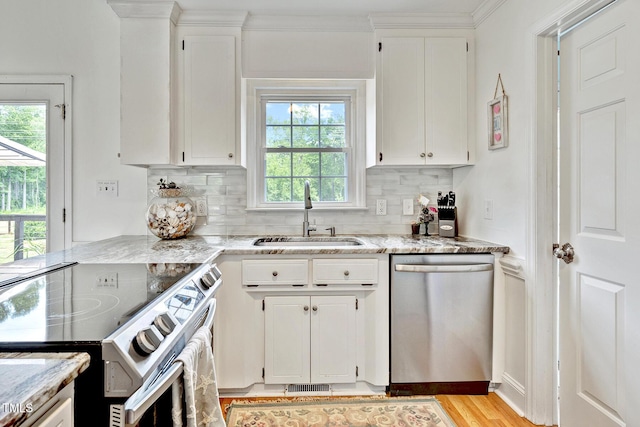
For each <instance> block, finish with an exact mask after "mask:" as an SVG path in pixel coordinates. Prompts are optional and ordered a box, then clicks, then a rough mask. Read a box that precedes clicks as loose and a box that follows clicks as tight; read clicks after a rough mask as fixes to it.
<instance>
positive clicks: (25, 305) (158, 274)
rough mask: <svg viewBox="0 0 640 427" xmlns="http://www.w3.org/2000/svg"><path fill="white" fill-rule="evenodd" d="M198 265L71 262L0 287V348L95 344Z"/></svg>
mask: <svg viewBox="0 0 640 427" xmlns="http://www.w3.org/2000/svg"><path fill="white" fill-rule="evenodd" d="M198 265H199V264H169V263H167V264H74V265H72V266H68V267H65V268H61V269H58V270H55V271H51V272H48V273H46V274H44V275H40V276H36V277H34V278H31V279H28V280H23V281H20V282H18V283H14V284H9V285H6V284H5V285H4V286H2V287H1V288H0V348H5V349H6V348H9V347H10V343H70V342H99V341H101V340H102V339H104V338H106V337H107V336H108V335H109V334H111V333H112V332H113V331H115V330H116V329H117V328H118V327H119V326H120V325H122V324H123V323H125V322H126V321H127V320H128V319H130V318H131V317H132V316H134V315H135V314H136V313H137V312H138V311H139V310H140V309H141V308H142V307H144V306H145V305H147V304H148V303H149V302H150V301H152V300H153V299H155V298H156V297H157V296H158V295H160V294H161V293H162V292H163V291H164V290H166V289H168V288H169V287H171V285H173V284H175V283H176V282H177V281H179V280H180V279H181V278H182V277H184V276H185V275H186V274H188V273H189V272H190V271H192V270H194V269H195V268H197V267H198Z"/></svg>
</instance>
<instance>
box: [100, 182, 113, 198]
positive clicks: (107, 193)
mask: <svg viewBox="0 0 640 427" xmlns="http://www.w3.org/2000/svg"><path fill="white" fill-rule="evenodd" d="M96 193H97V194H98V196H101V197H118V181H115V180H108V181H107V180H105V181H96Z"/></svg>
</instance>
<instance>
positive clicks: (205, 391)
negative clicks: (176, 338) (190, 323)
mask: <svg viewBox="0 0 640 427" xmlns="http://www.w3.org/2000/svg"><path fill="white" fill-rule="evenodd" d="M178 361H180V362H182V364H183V370H184V373H183V378H182V381H176V382H175V383H174V384H173V387H172V397H173V411H172V418H173V426H174V427H182V426H183V418H184V417H183V414H182V407H183V406H182V404H183V403H184V406H185V407H186V421H187V427H200V426H204V427H225V426H226V424H225V422H224V419H223V417H222V409H221V408H220V400H219V396H218V384H217V381H216V370H215V365H214V361H213V349H212V335H211V330H210V329H209V328H207V327H205V326H202V327H201V328H200V329H198V330H197V331H196V333H195V334H193V336H192V337H191V340H189V342H188V343H187V345H186V346H185V348H184V350H182V352H181V353H180V355H178V357H177V358H176V362H175V363H178ZM183 391H184V393H183ZM183 397H184V398H183Z"/></svg>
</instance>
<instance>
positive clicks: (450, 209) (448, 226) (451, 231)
mask: <svg viewBox="0 0 640 427" xmlns="http://www.w3.org/2000/svg"><path fill="white" fill-rule="evenodd" d="M438 234H439V235H440V236H441V237H457V236H458V208H457V206H438Z"/></svg>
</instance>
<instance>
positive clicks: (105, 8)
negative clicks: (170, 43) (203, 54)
mask: <svg viewBox="0 0 640 427" xmlns="http://www.w3.org/2000/svg"><path fill="white" fill-rule="evenodd" d="M0 40H2V42H1V43H0V74H9V75H29V74H65V75H69V74H71V75H73V99H72V103H73V142H72V144H73V153H72V156H73V161H72V163H73V164H72V181H73V182H72V188H73V230H72V234H73V235H72V239H73V241H74V242H82V241H93V240H99V239H103V238H108V237H112V236H117V235H121V234H144V233H145V231H146V227H145V225H144V220H143V216H144V212H145V209H146V202H147V196H146V171H145V170H144V169H141V168H135V167H131V166H122V165H120V160H119V159H118V152H119V151H120V20H119V18H118V17H117V16H116V14H115V13H114V12H113V10H112V9H111V7H109V5H108V4H107V2H106V1H104V0H55V1H51V0H29V1H24V0H2V1H1V2H0ZM99 179H110V180H111V179H114V180H118V181H119V195H118V197H117V198H115V199H105V198H98V197H97V196H96V189H95V187H96V186H95V182H96V180H99Z"/></svg>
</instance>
